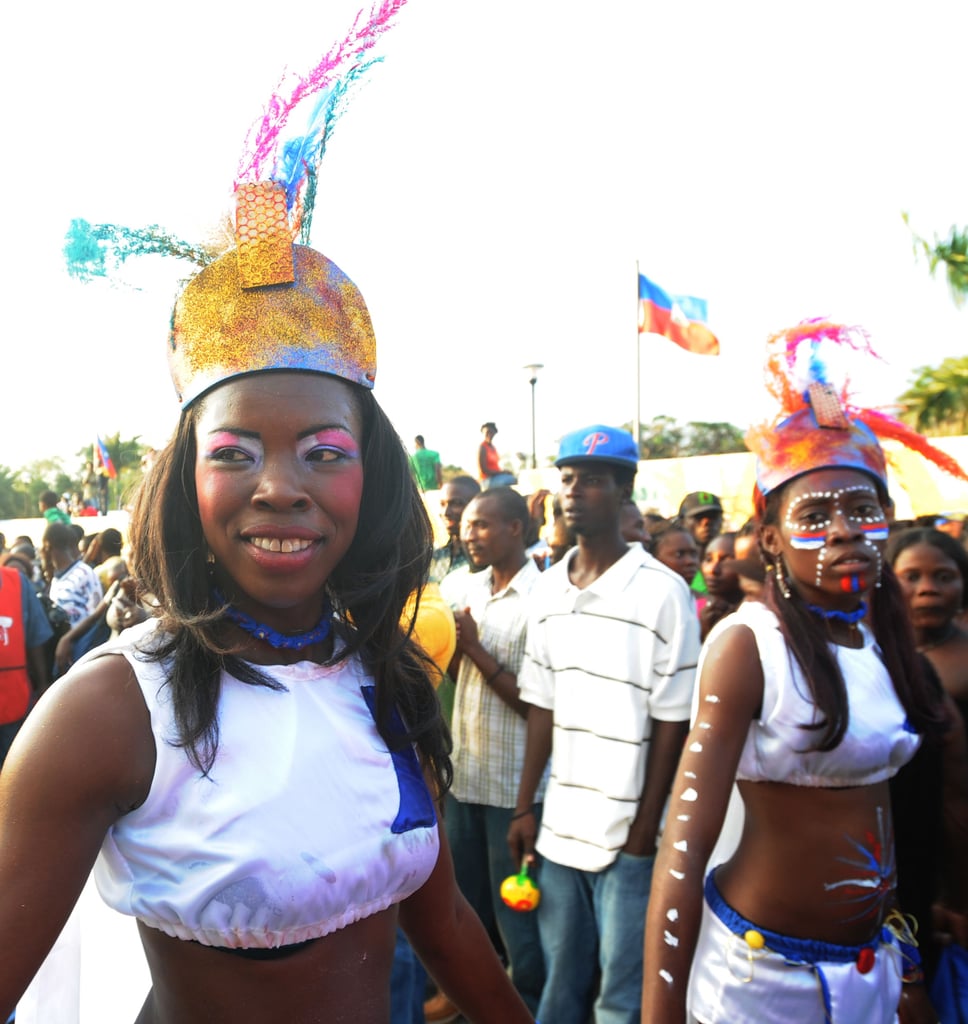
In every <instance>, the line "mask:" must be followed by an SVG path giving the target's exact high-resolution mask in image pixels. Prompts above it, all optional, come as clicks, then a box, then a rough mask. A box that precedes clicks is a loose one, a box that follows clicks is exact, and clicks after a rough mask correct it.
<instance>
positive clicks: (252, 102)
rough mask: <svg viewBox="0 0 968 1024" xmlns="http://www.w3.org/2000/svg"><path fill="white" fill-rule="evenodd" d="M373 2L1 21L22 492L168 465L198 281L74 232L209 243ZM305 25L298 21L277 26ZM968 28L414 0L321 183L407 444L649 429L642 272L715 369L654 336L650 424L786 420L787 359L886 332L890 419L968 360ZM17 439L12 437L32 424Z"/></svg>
mask: <svg viewBox="0 0 968 1024" xmlns="http://www.w3.org/2000/svg"><path fill="white" fill-rule="evenodd" d="M358 6H359V5H358V3H357V2H354V0H350V2H347V0H328V2H326V3H324V4H320V3H318V2H315V3H310V2H308V0H291V2H290V3H289V4H287V5H277V6H275V7H272V8H270V7H269V6H268V5H266V4H264V3H253V2H251V0H238V2H234V3H228V2H225V0H167V2H166V3H164V4H148V5H132V4H130V3H127V2H126V3H121V2H120V0H117V2H115V0H111V2H108V0H91V2H89V3H86V4H83V5H82V4H70V5H68V4H66V3H64V2H63V0H56V2H55V3H54V4H53V5H51V4H48V5H36V4H32V5H27V4H21V5H16V6H15V7H14V8H11V10H10V11H9V12H7V13H5V15H4V21H5V28H4V32H3V41H2V43H0V47H2V50H0V65H2V66H0V85H2V87H3V93H4V96H5V105H4V106H5V112H4V118H3V120H4V125H5V139H4V147H3V148H4V153H5V160H4V162H3V170H2V172H0V173H2V184H3V195H4V199H5V202H4V217H3V222H4V227H5V230H4V238H5V241H6V245H5V246H4V251H3V254H2V257H0V259H2V270H3V273H2V276H0V281H2V284H0V287H2V289H3V298H4V309H5V311H6V318H5V322H6V324H7V327H6V329H5V331H4V334H5V338H4V344H3V362H2V365H3V370H4V379H5V382H6V383H7V387H6V389H5V394H6V401H5V404H4V413H3V418H4V426H5V429H4V431H3V442H2V445H0V464H4V465H7V466H12V467H17V466H19V465H21V464H23V463H24V462H26V461H28V460H32V459H34V458H38V457H43V456H46V455H63V456H66V457H68V458H70V457H71V456H72V455H73V452H74V451H75V450H76V449H77V447H78V446H79V445H81V444H83V443H85V442H86V441H87V440H88V439H89V438H90V437H91V436H92V435H93V434H94V433H95V432H101V433H102V434H103V433H109V432H113V431H115V430H118V429H120V430H121V431H122V432H123V433H125V434H129V435H130V434H141V435H142V436H143V439H144V440H145V441H147V442H149V443H152V444H156V445H159V444H161V443H163V442H164V440H165V439H166V438H167V436H168V434H169V433H170V431H171V429H172V427H173V426H174V422H175V418H176V415H177V409H176V406H175V402H174V397H173V392H172V390H171V386H170V383H169V380H168V378H167V372H166V369H165V363H164V346H165V341H166V332H167V326H168V315H169V310H170V306H171V302H172V299H173V297H174V294H175V292H176V290H177V282H178V279H179V277H180V276H181V275H183V274H184V273H185V268H184V267H183V266H180V265H178V264H175V263H171V264H165V263H164V262H163V261H160V260H158V261H154V260H152V261H146V262H147V265H142V267H141V268H138V267H134V266H132V267H131V269H130V270H128V271H127V272H126V273H127V275H128V277H129V278H130V279H131V280H132V281H134V282H136V283H138V284H140V285H141V286H142V290H140V291H133V290H124V289H118V288H111V287H109V286H107V285H105V284H102V283H98V284H94V285H81V284H78V283H76V282H74V281H72V280H70V279H69V278H68V277H67V275H66V272H65V271H64V269H63V262H62V258H61V247H62V244H63V235H64V232H65V230H66V228H67V225H68V223H69V221H70V219H71V218H72V217H78V216H80V217H84V218H86V219H87V220H90V221H92V222H99V221H108V222H113V223H120V224H127V225H129V226H141V225H145V224H150V223H159V224H162V225H164V226H165V227H166V228H168V229H170V230H171V231H173V232H176V233H178V234H179V235H181V236H182V237H184V238H186V239H189V240H194V239H198V238H201V237H202V236H204V235H205V234H206V233H207V232H208V230H209V229H210V227H211V226H212V225H214V224H215V223H216V222H217V221H218V220H219V219H220V217H221V216H222V215H223V214H224V212H225V211H226V210H228V209H229V207H230V205H231V197H230V188H231V182H232V178H233V174H234V171H235V167H236V163H237V160H238V157H239V154H240V150H241V146H242V141H243V139H244V136H245V133H246V131H247V129H248V126H249V124H250V123H251V122H252V121H253V120H254V119H255V118H256V116H258V114H259V113H260V111H261V108H262V105H263V103H264V102H265V101H266V99H267V98H268V96H269V95H270V93H271V91H272V89H273V87H274V85H275V83H276V81H277V79H278V77H279V74H280V72H281V70H282V68H283V66H284V65H285V64H289V66H290V67H292V68H293V69H295V70H303V69H305V68H308V67H309V66H311V65H312V64H313V63H315V61H316V60H317V59H318V57H319V55H320V54H321V53H322V52H323V51H324V50H325V49H326V48H328V46H329V45H330V44H331V43H332V42H333V41H335V40H336V39H337V38H341V37H342V36H343V35H344V34H345V32H346V30H347V28H348V26H349V24H350V22H351V21H352V18H353V15H354V14H355V12H356V10H357V9H358ZM281 11H286V12H289V14H290V18H289V20H283V16H282V15H281V14H279V13H276V12H281ZM966 37H968V5H966V4H964V3H963V2H955V0H950V2H922V3H919V4H918V5H911V4H907V3H905V4H902V3H888V2H884V0H881V2H878V3H874V2H866V0H853V2H851V3H844V2H843V0H837V2H828V0H820V2H815V3H812V4H810V5H806V4H804V5H793V4H778V3H775V2H765V0H764V2H761V3H753V2H745V3H744V2H738V3H733V4H723V3H721V2H716V0H705V2H696V3H686V2H681V0H669V2H664V3H657V2H655V0H597V2H596V3H594V4H590V3H587V2H577V0H575V2H571V0H490V2H488V3H486V4H484V3H476V4H472V3H469V2H466V0H410V2H409V3H408V4H407V6H406V7H405V8H404V9H403V11H402V12H401V14H400V16H399V20H398V23H397V26H396V28H394V29H393V30H392V31H391V32H390V33H388V34H387V36H385V38H384V41H383V43H382V45H381V48H380V52H382V53H383V54H384V55H385V57H386V60H385V63H384V64H382V65H381V66H379V67H377V68H375V69H374V70H373V71H372V72H371V74H370V76H369V78H368V80H367V81H368V84H367V85H366V87H365V88H364V89H363V90H362V91H361V92H360V93H358V94H357V95H356V97H355V99H354V100H353V101H352V103H351V105H350V107H349V109H348V111H347V113H346V114H345V116H344V117H343V120H342V121H341V122H340V123H339V125H338V127H337V130H336V133H335V136H334V138H333V140H332V143H331V145H330V148H329V153H328V155H327V157H326V159H325V161H324V164H323V169H322V173H321V185H320V197H319V200H318V202H317V207H316V215H315V218H314V222H313V226H314V239H313V241H314V245H315V246H316V247H317V248H319V249H321V250H322V251H324V252H325V253H326V254H327V255H328V256H330V257H331V258H332V259H334V260H335V261H336V262H337V263H338V264H339V265H340V266H341V267H342V268H343V269H344V270H345V271H346V272H347V273H348V274H349V275H350V276H351V277H352V278H353V279H354V280H355V281H356V282H357V284H358V285H359V286H360V287H361V289H362V290H363V293H364V295H365V296H366V298H367V301H368V303H369V306H370V311H371V313H372V316H373V320H374V324H375V327H376V330H377V338H378V343H379V374H378V378H377V395H378V397H379V398H380V400H381V402H382V403H383V405H384V407H385V408H386V409H387V411H388V412H389V413H390V415H391V418H392V419H393V420H394V422H395V423H396V425H397V428H398V430H399V431H400V433H401V435H402V436H403V437H404V439H405V440H406V441H407V442H408V443H409V441H410V440H411V438H412V436H413V435H414V434H415V433H417V432H420V433H423V434H425V435H426V438H427V443H428V445H429V446H430V447H432V448H436V449H438V450H439V451H440V452H441V455H442V457H443V459H444V461H445V462H454V463H458V464H463V465H465V466H468V467H469V466H470V465H471V464H472V460H473V453H474V450H475V447H476V444H477V440H478V427H479V425H480V424H481V423H482V422H483V421H484V420H489V419H493V420H496V421H497V423H498V426H499V428H500V432H499V434H498V436H497V445H498V448H499V450H501V451H502V452H510V451H530V447H531V434H530V431H531V425H530V423H531V417H530V388H529V385H528V380H527V375H526V373H525V371H524V370H523V369H522V366H523V365H524V364H525V363H528V362H532V361H534V362H540V363H543V364H544V365H545V369H544V370H543V371H542V373H541V375H540V378H539V381H538V385H537V392H536V395H537V419H538V452H539V456H541V455H543V454H548V453H551V452H552V451H553V449H554V443H555V441H556V439H557V438H558V437H559V436H560V435H561V434H562V433H563V432H565V431H567V430H570V429H574V428H576V427H578V426H582V425H584V424H586V423H590V422H593V421H605V422H616V423H618V422H622V421H630V420H631V419H632V417H633V416H634V414H635V403H636V386H635V346H636V339H637V335H636V287H635V284H636V283H635V265H636V260H638V261H639V264H640V266H641V269H642V271H643V273H645V274H647V275H648V276H649V277H651V278H652V279H653V280H654V281H656V282H657V283H658V284H660V285H661V286H662V287H664V288H666V289H667V290H669V291H672V292H685V293H691V294H694V295H697V296H700V297H703V298H706V299H707V300H708V302H709V313H710V321H711V326H713V328H714V329H715V330H716V331H717V333H718V334H719V336H720V339H721V342H722V350H723V354H722V356H721V357H720V358H719V359H710V358H701V357H696V356H689V355H687V354H685V353H682V352H680V351H679V350H678V349H676V348H675V347H674V346H673V345H671V343H668V342H665V341H663V340H661V339H657V338H643V348H642V363H643V372H642V379H641V405H642V416H643V420H645V421H648V420H649V419H651V418H652V416H654V415H658V414H660V413H661V414H668V415H672V416H674V417H676V418H677V419H679V420H680V421H687V420H731V421H732V422H734V423H736V424H737V425H739V426H745V425H746V424H747V423H748V422H749V420H750V418H751V417H752V416H754V415H758V410H760V409H761V408H762V406H761V395H762V388H761V385H760V366H761V364H762V356H763V343H764V341H765V338H766V336H767V334H768V333H769V332H770V331H772V330H774V329H776V328H779V327H782V326H785V325H787V324H790V323H793V322H796V321H798V320H800V319H802V318H803V317H807V316H815V315H831V316H833V317H836V318H841V319H844V320H846V321H850V322H856V323H860V324H863V325H865V326H866V327H867V328H868V329H869V331H870V332H871V334H872V336H873V339H874V342H875V346H876V347H877V348H878V349H879V350H880V352H881V354H882V355H883V356H884V358H885V360H886V362H885V364H884V365H883V366H877V365H870V366H868V367H867V368H866V369H865V370H864V371H863V372H862V374H861V379H860V380H859V383H861V384H862V385H863V387H864V397H865V399H867V400H868V401H870V402H874V403H888V402H890V401H891V400H892V399H893V398H894V397H895V396H896V395H897V394H898V393H899V392H900V391H901V390H903V388H904V387H905V385H906V383H907V381H908V379H909V377H910V375H911V370H912V368H913V367H915V366H918V365H922V364H925V363H930V364H935V363H938V362H940V361H941V360H942V359H943V358H945V357H947V356H952V355H958V356H960V355H964V354H965V352H966V351H968V344H966V342H968V310H965V311H961V312H958V311H956V310H955V308H954V306H953V304H952V302H951V301H950V299H949V297H948V294H947V290H946V287H945V285H944V283H943V282H942V281H941V280H940V279H939V280H937V281H932V280H931V279H930V278H929V277H928V274H927V270H926V268H925V266H924V265H923V264H918V263H916V262H915V260H914V257H913V255H912V249H911V241H910V236H909V233H908V230H907V228H905V226H904V224H903V223H902V221H901V211H902V210H908V211H909V212H910V214H911V217H912V221H913V224H914V226H915V228H916V229H917V230H919V231H920V232H921V233H922V234H924V235H926V236H928V237H931V236H933V235H934V234H935V233H936V232H937V233H940V234H946V233H947V231H948V229H949V227H950V225H951V224H952V223H958V224H965V223H966V222H968V185H966V181H968V174H966V170H965V167H966V156H968V142H966V134H965V127H964V106H963V102H961V99H960V98H961V97H963V95H964V54H963V47H964V40H965V38H966ZM14 410H16V416H13V415H12V412H13V411H14Z"/></svg>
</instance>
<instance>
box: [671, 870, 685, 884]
mask: <svg viewBox="0 0 968 1024" xmlns="http://www.w3.org/2000/svg"><path fill="white" fill-rule="evenodd" d="M669 874H670V875H672V877H673V878H675V879H676V880H677V881H679V882H681V881H682V880H683V879H684V878H685V877H686V873H685V872H684V871H676V870H674V869H673V868H669Z"/></svg>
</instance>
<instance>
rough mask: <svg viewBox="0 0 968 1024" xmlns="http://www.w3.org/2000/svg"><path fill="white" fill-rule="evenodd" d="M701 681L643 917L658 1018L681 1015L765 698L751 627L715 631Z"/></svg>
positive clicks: (650, 1009) (649, 985)
mask: <svg viewBox="0 0 968 1024" xmlns="http://www.w3.org/2000/svg"><path fill="white" fill-rule="evenodd" d="M699 686H700V697H699V713H698V716H697V719H696V724H695V725H694V726H693V728H692V729H691V731H690V732H689V736H688V738H687V740H686V747H685V749H684V750H683V752H682V757H681V759H680V761H679V765H678V768H677V769H676V771H675V773H674V776H673V780H672V792H671V796H670V801H669V814H668V818H667V821H666V829H665V832H664V834H663V837H662V844H661V846H660V847H659V853H658V856H657V857H656V863H655V870H654V872H653V882H652V894H651V898H650V900H649V910H648V916H647V919H646V933H645V961H644V973H643V981H642V1020H643V1021H662V1022H663V1024H683V1022H684V1021H685V1020H686V984H687V981H688V978H689V968H690V964H691V962H692V956H693V951H694V950H695V946H696V940H697V938H698V936H699V924H700V919H701V916H702V903H703V894H702V890H703V880H704V879H703V873H704V870H705V867H706V863H707V861H708V860H709V856H710V854H711V853H712V850H713V847H714V846H715V844H716V839H717V838H718V836H719V831H720V829H721V827H722V823H723V818H724V817H725V814H726V807H727V805H728V803H729V796H730V792H731V790H732V785H733V779H734V777H735V774H736V765H737V764H738V763H739V757H740V754H741V752H742V749H743V744H744V741H745V739H746V733H747V730H748V728H749V723H750V721H751V720H752V718H753V716H754V714H755V712H756V710H757V708H758V707H759V704H760V702H761V700H762V698H763V672H762V668H761V666H760V661H759V655H758V652H757V649H756V641H755V640H754V639H753V634H752V633H751V632H750V630H749V629H747V628H746V627H745V626H736V627H733V628H732V629H729V630H727V631H726V632H725V633H724V634H723V635H722V636H721V637H719V638H718V640H717V641H716V642H715V644H714V645H713V646H712V648H711V649H710V650H709V652H708V653H707V655H706V659H705V663H704V666H703V672H702V678H701V679H700V682H699ZM694 794H696V795H694ZM670 912H674V918H675V924H674V926H672V927H670V921H671V920H673V917H671V916H670ZM673 928H674V932H673V936H674V938H675V940H676V942H675V943H670V942H669V941H667V939H666V932H667V931H670V932H672V931H673Z"/></svg>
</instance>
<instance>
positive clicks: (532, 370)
mask: <svg viewBox="0 0 968 1024" xmlns="http://www.w3.org/2000/svg"><path fill="white" fill-rule="evenodd" d="M525 369H526V370H527V371H528V377H529V378H530V379H529V380H528V383H529V384H530V385H531V468H532V469H537V468H538V449H537V444H536V442H535V429H534V386H535V384H537V383H538V370H543V369H544V364H543V363H528V365H527V366H526V367H525Z"/></svg>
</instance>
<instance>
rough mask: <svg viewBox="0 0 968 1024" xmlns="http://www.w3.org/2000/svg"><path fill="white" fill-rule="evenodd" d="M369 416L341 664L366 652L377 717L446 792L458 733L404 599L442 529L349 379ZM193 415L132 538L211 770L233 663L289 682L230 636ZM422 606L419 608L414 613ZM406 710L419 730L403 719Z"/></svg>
mask: <svg viewBox="0 0 968 1024" xmlns="http://www.w3.org/2000/svg"><path fill="white" fill-rule="evenodd" d="M345 386H346V387H347V388H350V389H351V391H352V393H353V396H354V400H355V401H356V403H357V406H358V408H359V411H360V415H361V418H362V421H363V456H362V459H363V493H362V497H361V500H360V513H359V520H358V525H357V530H356V535H355V537H354V539H353V543H352V544H351V545H350V548H349V550H348V551H347V552H346V554H345V555H344V557H343V559H342V560H341V561H340V564H339V565H338V566H337V567H336V569H335V570H334V571H333V573H332V574H331V576H330V578H329V580H328V582H327V584H326V591H327V594H328V596H329V599H330V601H331V603H332V605H333V609H334V611H335V613H336V616H337V619H338V621H339V622H340V623H341V624H342V630H341V636H342V638H343V639H344V640H345V646H344V647H343V648H342V649H341V650H340V651H339V653H338V654H334V656H333V658H332V662H337V661H344V660H346V659H347V658H349V657H351V656H353V655H359V657H360V659H361V661H362V662H363V664H364V666H365V667H366V669H367V670H368V671H369V672H370V673H371V674H372V675H373V678H374V680H375V683H376V725H377V728H378V730H379V732H380V735H381V736H382V737H383V739H384V740H385V742H386V743H387V745H388V746H389V747H390V748H391V749H400V748H401V747H403V746H404V745H405V744H407V743H416V744H417V746H418V748H419V750H420V752H421V754H422V755H423V757H424V759H425V761H426V762H427V764H428V765H429V766H430V769H431V771H432V772H433V775H434V777H435V780H436V783H437V785H438V787H439V789H440V792H441V793H443V792H444V791H445V790H446V789H447V788H448V787H449V785H450V782H451V778H452V770H451V763H450V748H451V744H450V734H449V732H448V730H447V727H446V725H445V724H444V722H443V719H442V718H441V715H440V705H439V703H438V701H437V696H436V693H435V692H434V689H433V686H432V684H431V683H430V679H429V676H428V667H429V665H430V662H429V660H428V659H427V657H426V656H425V655H424V654H423V652H422V651H421V650H420V649H419V648H418V647H417V646H416V644H414V643H412V642H411V640H410V633H411V631H412V628H413V622H412V620H410V621H408V622H404V623H403V624H402V625H401V619H402V616H403V611H404V607H405V605H406V603H407V601H408V599H409V597H410V596H411V595H412V594H413V593H414V592H419V590H420V588H421V587H422V586H423V584H424V583H425V581H426V578H427V571H428V569H429V565H430V556H431V551H432V543H433V541H432V538H433V534H432V530H431V525H430V520H429V518H428V515H427V511H426V508H425V507H424V504H423V502H422V501H421V500H420V495H419V494H418V492H417V488H416V484H415V483H414V479H413V475H412V473H411V471H410V464H409V461H408V459H407V454H406V451H405V449H404V447H403V444H402V442H401V441H400V438H399V437H398V436H397V434H396V431H395V430H394V429H393V426H392V425H391V423H390V421H389V420H388V419H387V417H386V414H385V413H384V412H383V410H382V409H381V408H380V406H379V405H378V404H377V402H376V400H375V399H374V398H373V395H372V394H371V393H370V392H369V391H368V390H366V389H364V388H361V387H358V386H357V385H354V384H350V383H347V384H346V385H345ZM200 404H201V403H196V404H195V405H193V406H190V407H189V408H188V409H187V410H186V411H185V412H183V413H182V416H181V419H180V420H179V423H178V427H177V430H176V431H175V434H174V437H173V438H172V440H171V441H170V443H169V444H168V446H167V447H166V448H165V449H164V451H163V452H161V453H160V454H159V456H158V459H157V461H156V463H155V465H154V466H153V467H152V469H151V472H150V473H148V475H147V476H146V477H145V479H144V482H143V483H142V486H141V488H140V490H139V492H138V494H137V497H136V499H135V505H134V509H133V512H132V524H131V537H132V543H133V547H134V560H135V565H136V568H137V575H138V578H139V581H140V584H141V586H142V587H143V589H144V590H146V591H148V592H149V593H151V594H153V595H154V596H155V598H156V599H157V600H158V604H159V606H160V608H161V614H160V627H161V628H160V630H159V633H160V635H161V640H160V642H158V643H157V645H156V646H154V647H153V648H152V650H151V651H150V652H149V656H150V657H151V658H152V659H153V660H157V661H162V660H166V661H170V671H169V675H168V685H169V687H170V689H171V695H172V703H173V707H174V714H175V722H176V725H177V728H178V737H179V738H178V743H179V745H180V746H182V747H184V748H185V749H186V751H187V753H188V757H189V759H190V760H191V761H192V763H193V764H194V765H196V766H197V767H198V768H199V769H200V770H201V771H203V772H207V771H209V770H211V767H212V765H213V764H214V762H215V756H216V753H217V751H218V717H217V711H218V702H219V689H220V677H221V672H222V671H223V670H225V671H226V672H228V673H229V674H231V675H232V676H234V677H235V678H236V679H239V680H241V681H242V682H245V683H249V684H251V685H258V686H267V687H270V688H276V689H277V688H279V684H277V683H274V682H273V681H272V680H271V679H270V678H269V677H268V676H267V675H266V674H265V673H262V672H260V671H259V670H258V669H257V668H255V667H254V666H252V665H251V664H248V663H246V662H245V661H243V660H242V659H241V657H239V654H238V651H237V650H236V649H234V648H233V647H232V646H231V645H228V644H226V641H225V639H224V635H223V630H222V624H223V622H224V620H223V619H222V616H221V612H220V609H219V607H218V605H217V603H216V602H215V600H214V598H213V596H212V594H211V588H210V585H209V577H208V572H207V566H206V545H205V540H204V537H203V534H202V525H201V521H200V519H199V514H198V498H197V494H196V490H195V458H196V441H195V424H196V420H197V418H198V407H199V405H200ZM414 614H416V613H414ZM395 710H397V711H399V713H400V716H401V718H402V719H403V721H404V722H405V723H406V726H407V732H406V734H404V735H401V734H400V733H399V731H398V730H395V729H394V728H393V726H392V718H393V715H394V711H395Z"/></svg>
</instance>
